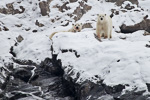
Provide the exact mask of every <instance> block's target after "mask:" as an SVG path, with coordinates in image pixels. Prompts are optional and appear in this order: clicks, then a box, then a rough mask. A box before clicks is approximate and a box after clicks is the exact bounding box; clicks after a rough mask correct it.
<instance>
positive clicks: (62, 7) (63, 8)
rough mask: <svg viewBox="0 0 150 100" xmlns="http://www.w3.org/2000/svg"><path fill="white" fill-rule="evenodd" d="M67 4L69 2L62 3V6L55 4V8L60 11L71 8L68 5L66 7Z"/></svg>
mask: <svg viewBox="0 0 150 100" xmlns="http://www.w3.org/2000/svg"><path fill="white" fill-rule="evenodd" d="M67 4H69V2H66V3H64V4H63V5H62V6H58V5H56V8H58V9H59V11H61V12H65V10H69V9H71V8H70V7H67Z"/></svg>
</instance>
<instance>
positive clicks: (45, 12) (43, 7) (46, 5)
mask: <svg viewBox="0 0 150 100" xmlns="http://www.w3.org/2000/svg"><path fill="white" fill-rule="evenodd" d="M39 7H40V10H41V14H42V16H46V15H48V13H49V12H50V9H49V3H48V2H46V1H42V2H40V3H39Z"/></svg>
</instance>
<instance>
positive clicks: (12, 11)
mask: <svg viewBox="0 0 150 100" xmlns="http://www.w3.org/2000/svg"><path fill="white" fill-rule="evenodd" d="M6 7H7V8H0V13H3V14H12V15H14V14H21V13H23V12H24V11H25V8H24V7H23V6H20V9H21V10H22V11H20V10H18V9H14V7H13V3H9V4H6Z"/></svg>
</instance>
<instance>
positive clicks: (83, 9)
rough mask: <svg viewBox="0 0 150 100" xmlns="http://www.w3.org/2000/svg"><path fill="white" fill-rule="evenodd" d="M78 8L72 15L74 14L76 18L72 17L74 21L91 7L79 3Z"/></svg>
mask: <svg viewBox="0 0 150 100" xmlns="http://www.w3.org/2000/svg"><path fill="white" fill-rule="evenodd" d="M79 3H80V6H79V7H77V8H76V10H75V11H74V13H73V14H75V15H76V16H75V17H74V20H75V21H78V20H80V18H81V17H82V16H83V15H84V14H85V13H86V12H87V11H88V10H90V9H91V8H92V7H91V6H89V5H87V4H85V3H84V2H79Z"/></svg>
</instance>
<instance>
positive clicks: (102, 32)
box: [96, 14, 112, 40]
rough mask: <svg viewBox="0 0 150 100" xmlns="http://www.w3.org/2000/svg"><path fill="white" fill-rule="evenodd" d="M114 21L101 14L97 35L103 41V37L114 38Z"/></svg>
mask: <svg viewBox="0 0 150 100" xmlns="http://www.w3.org/2000/svg"><path fill="white" fill-rule="evenodd" d="M111 33H112V19H111V18H110V16H107V15H106V14H99V15H98V19H97V25H96V35H97V37H98V38H99V39H100V40H101V37H104V38H108V39H110V38H112V34H111Z"/></svg>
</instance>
